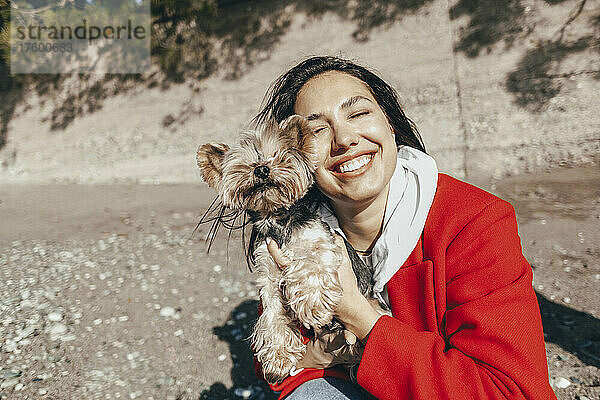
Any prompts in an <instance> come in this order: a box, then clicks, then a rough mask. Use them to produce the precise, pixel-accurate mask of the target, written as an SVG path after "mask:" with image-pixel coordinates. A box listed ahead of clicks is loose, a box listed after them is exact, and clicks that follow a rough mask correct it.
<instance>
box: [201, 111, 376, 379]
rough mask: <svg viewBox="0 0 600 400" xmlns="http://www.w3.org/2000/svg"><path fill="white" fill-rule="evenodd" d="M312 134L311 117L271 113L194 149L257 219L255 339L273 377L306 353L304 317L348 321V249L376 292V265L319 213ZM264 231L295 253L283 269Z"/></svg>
mask: <svg viewBox="0 0 600 400" xmlns="http://www.w3.org/2000/svg"><path fill="white" fill-rule="evenodd" d="M312 134H313V133H312V130H311V129H310V127H309V125H308V121H307V120H306V119H305V118H304V117H301V116H298V115H293V116H291V117H289V118H288V119H286V120H285V121H283V122H282V123H281V124H277V123H276V122H274V121H270V122H268V123H265V124H264V125H263V126H262V127H261V128H259V129H257V130H255V131H246V132H244V133H242V135H241V139H240V141H239V143H238V144H236V145H234V146H232V147H231V148H230V147H229V146H227V145H226V144H221V143H219V144H214V143H213V144H211V143H207V144H204V145H202V146H200V148H199V149H198V152H197V162H198V166H199V167H200V170H201V175H202V178H203V179H204V181H205V182H206V183H207V184H208V185H209V186H210V187H212V188H213V189H215V190H216V191H217V193H218V197H219V199H220V200H221V201H222V203H223V205H224V206H226V207H228V208H229V209H232V210H237V211H238V212H239V213H245V215H247V217H249V220H250V222H251V224H252V231H251V234H250V240H249V245H248V255H249V260H250V261H249V265H251V266H253V267H254V269H255V273H256V274H257V280H256V282H257V285H258V287H259V297H260V301H261V304H262V307H263V312H262V314H261V315H260V316H259V318H258V320H257V322H256V324H255V327H254V330H253V334H252V336H251V339H252V347H253V350H254V352H255V355H256V358H257V360H258V361H259V362H260V363H261V364H262V370H263V373H264V377H265V380H266V381H267V382H269V383H278V382H280V381H282V380H283V379H284V378H286V377H287V376H289V374H290V371H292V370H293V368H294V366H295V365H296V363H297V362H298V361H300V360H301V359H302V357H303V354H304V353H305V350H306V345H305V344H304V343H303V336H302V334H301V331H300V327H299V324H302V325H304V326H305V327H307V328H308V327H310V328H313V329H314V330H315V333H317V332H323V330H326V331H334V332H341V330H342V329H343V326H342V325H341V324H340V323H339V322H337V321H335V320H334V310H335V308H336V306H337V305H338V303H339V301H340V299H341V296H342V288H341V285H340V281H339V278H338V274H337V269H338V267H339V265H340V264H341V262H342V256H343V252H348V254H349V256H350V260H351V262H352V266H353V270H354V273H355V275H356V277H357V282H358V286H359V289H360V291H361V293H362V294H363V295H365V297H367V298H371V297H373V293H372V288H373V271H371V270H370V269H369V268H368V267H367V266H366V265H365V264H364V263H363V262H362V261H361V260H360V258H359V257H358V255H357V254H356V252H355V251H354V249H352V246H351V245H350V244H349V243H348V242H346V248H340V246H338V245H337V244H336V243H335V241H334V234H333V233H332V232H331V230H330V228H329V227H328V226H327V224H325V223H324V222H323V221H322V220H321V218H320V217H319V215H318V213H317V205H318V202H317V201H316V196H315V195H314V193H316V189H315V188H314V187H313V184H314V177H313V173H314V170H315V166H314V164H313V163H312V162H311V154H313V151H312V149H311V141H310V138H311V135H312ZM220 215H223V213H222V212H221V214H220ZM217 218H218V217H217ZM267 238H271V239H272V240H275V241H276V242H277V244H278V245H279V247H280V248H281V250H282V252H283V255H284V256H285V257H286V258H287V259H288V260H290V263H289V265H287V266H286V268H285V269H284V270H281V269H280V268H279V267H278V266H277V265H276V263H275V262H274V261H273V258H272V257H271V255H270V254H269V252H268V250H267V245H266V240H267ZM251 269H252V268H251ZM346 346H347V348H345V349H343V351H344V352H345V353H347V354H358V352H359V351H360V350H361V348H360V347H361V346H362V345H361V344H360V343H359V342H358V341H357V342H356V343H354V344H346Z"/></svg>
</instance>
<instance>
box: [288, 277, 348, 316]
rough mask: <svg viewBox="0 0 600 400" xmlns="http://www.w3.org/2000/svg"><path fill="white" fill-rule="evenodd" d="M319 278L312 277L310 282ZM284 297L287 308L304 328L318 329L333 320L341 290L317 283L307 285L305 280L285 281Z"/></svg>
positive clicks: (331, 285) (337, 287)
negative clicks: (286, 301)
mask: <svg viewBox="0 0 600 400" xmlns="http://www.w3.org/2000/svg"><path fill="white" fill-rule="evenodd" d="M319 278H320V277H318V276H313V277H312V280H314V281H317V280H319ZM321 278H322V277H321ZM327 278H328V277H326V278H325V279H327ZM284 296H285V297H286V298H287V300H288V306H289V307H290V309H291V310H292V312H293V313H294V315H295V316H296V318H298V320H299V321H300V322H302V323H303V324H304V325H305V326H306V325H308V326H309V327H312V328H319V327H322V326H325V325H327V324H329V323H331V321H332V320H333V316H334V310H335V308H336V307H337V305H338V304H339V302H340V299H341V297H342V289H341V287H340V286H339V285H333V284H328V285H321V284H320V283H318V282H316V283H315V284H314V285H309V284H307V281H306V280H304V281H301V282H298V281H287V282H285V287H284Z"/></svg>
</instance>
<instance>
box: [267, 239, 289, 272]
mask: <svg viewBox="0 0 600 400" xmlns="http://www.w3.org/2000/svg"><path fill="white" fill-rule="evenodd" d="M267 250H269V254H271V257H273V261H275V263H276V264H277V265H278V266H279V268H281V269H284V268H285V267H287V266H288V265H289V260H288V259H287V257H285V256H284V255H283V252H282V251H281V249H280V248H279V246H278V245H277V242H276V241H274V240H273V239H271V238H267Z"/></svg>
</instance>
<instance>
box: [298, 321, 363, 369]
mask: <svg viewBox="0 0 600 400" xmlns="http://www.w3.org/2000/svg"><path fill="white" fill-rule="evenodd" d="M355 343H356V336H354V334H353V333H352V332H350V331H348V330H343V331H341V332H328V331H325V332H324V331H319V330H316V331H315V337H314V338H313V339H311V341H310V342H308V343H307V344H306V353H305V354H304V357H303V358H302V360H300V361H299V362H298V364H296V369H301V368H330V367H333V366H334V365H340V364H341V365H352V364H358V363H360V359H361V357H362V349H363V347H362V346H350V345H351V344H355Z"/></svg>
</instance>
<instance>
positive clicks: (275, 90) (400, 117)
mask: <svg viewBox="0 0 600 400" xmlns="http://www.w3.org/2000/svg"><path fill="white" fill-rule="evenodd" d="M327 71H340V72H344V73H346V74H348V75H352V76H354V77H355V78H358V79H360V80H361V81H363V82H364V83H365V85H367V86H368V87H369V90H370V91H371V94H372V95H373V97H374V98H375V100H376V101H377V103H378V104H379V106H380V107H381V109H382V110H383V112H384V113H385V115H386V117H387V119H388V122H389V123H390V125H391V126H392V129H393V130H394V133H395V140H396V146H402V145H406V146H410V147H413V148H415V149H417V150H421V151H422V152H425V145H424V144H423V140H422V139H421V135H419V131H418V130H417V127H416V126H415V124H414V123H413V122H412V121H411V120H410V119H409V118H408V117H407V116H406V115H405V114H404V111H403V110H402V107H401V106H400V101H399V100H398V93H396V91H395V90H394V88H392V87H391V86H390V85H388V84H387V83H386V82H385V81H384V80H383V79H381V78H380V77H378V76H377V75H375V74H374V73H373V72H371V71H369V70H368V69H366V68H365V67H361V66H360V65H356V64H355V63H353V62H352V61H349V60H344V59H342V58H338V57H331V56H318V57H311V58H308V59H306V60H304V61H302V62H301V63H300V64H298V65H296V66H295V67H293V68H291V69H290V70H289V71H287V72H286V73H284V74H283V75H281V76H280V77H279V78H277V80H276V81H275V82H274V83H273V84H272V85H271V87H270V88H269V91H268V92H267V94H266V95H265V98H264V100H263V104H262V109H261V110H260V112H259V113H258V115H256V117H254V120H253V122H254V123H255V124H261V123H264V122H266V121H267V120H269V119H270V118H272V117H274V118H275V120H277V122H281V121H283V120H284V119H286V118H287V117H289V116H290V115H292V114H294V105H295V104H296V97H297V96H298V92H299V91H300V89H301V88H302V86H304V84H305V83H306V82H308V80H309V79H311V78H312V77H314V76H317V75H319V74H322V73H324V72H327Z"/></svg>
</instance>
